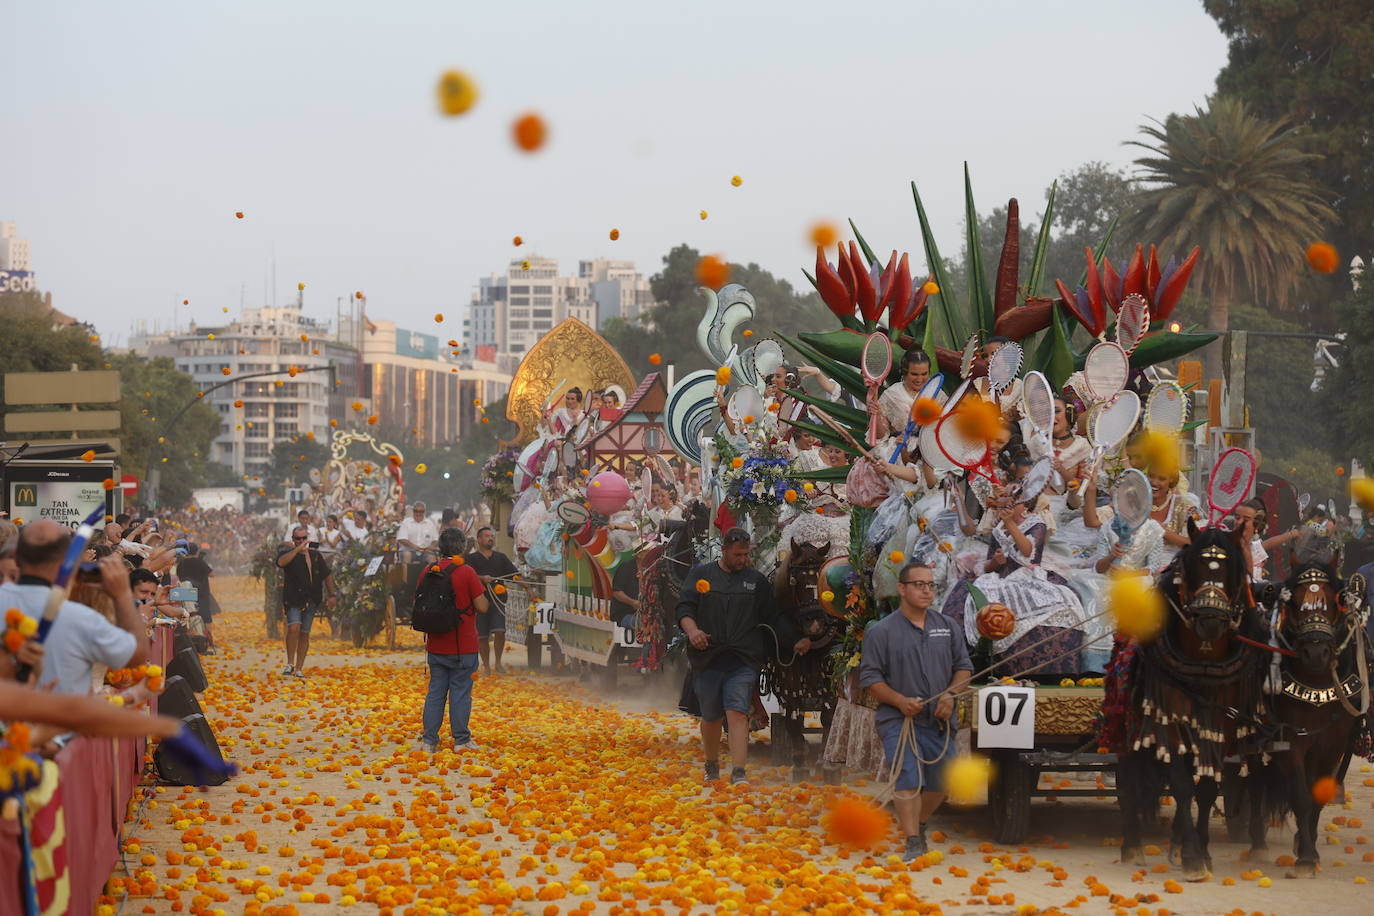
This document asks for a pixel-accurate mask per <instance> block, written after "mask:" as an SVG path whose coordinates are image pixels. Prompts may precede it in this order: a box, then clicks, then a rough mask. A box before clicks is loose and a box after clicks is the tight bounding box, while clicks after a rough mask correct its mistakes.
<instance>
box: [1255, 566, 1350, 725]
mask: <svg viewBox="0 0 1374 916" xmlns="http://www.w3.org/2000/svg"><path fill="white" fill-rule="evenodd" d="M1296 585H1297V587H1298V594H1296V595H1293V594H1285V596H1284V611H1285V612H1287V611H1288V610H1290V609H1291V608H1290V605H1291V604H1292V603H1293V602H1294V601H1295V600H1296V601H1297V602H1298V606H1297V608H1296V610H1297V611H1298V617H1297V620H1296V622H1295V623H1294V625H1293V640H1292V643H1290V645H1293V644H1296V643H1298V642H1302V641H1303V640H1304V638H1307V639H1311V640H1322V641H1326V642H1330V643H1333V646H1332V652H1331V670H1330V674H1331V682H1332V683H1333V684H1335V685H1336V699H1337V700H1339V701H1340V704H1341V706H1343V707H1344V708H1345V710H1346V712H1347V713H1349V714H1350V715H1352V716H1362V715H1364V714H1365V713H1366V712H1368V710H1369V699H1370V698H1369V694H1370V689H1369V687H1370V685H1369V671H1368V667H1367V665H1366V660H1365V652H1364V646H1362V645H1357V646H1356V648H1355V655H1356V660H1355V664H1356V671H1357V673H1358V674H1359V680H1360V694H1361V697H1360V702H1361V708H1359V709H1356V708H1355V706H1354V705H1353V704H1352V703H1351V702H1350V698H1349V696H1347V695H1346V693H1345V691H1344V690H1343V689H1341V684H1342V683H1343V682H1342V679H1341V676H1340V673H1339V670H1338V664H1339V662H1340V657H1341V656H1342V655H1343V654H1344V653H1345V650H1346V648H1347V647H1348V646H1349V645H1350V641H1351V640H1352V639H1355V638H1356V637H1357V636H1360V635H1362V634H1363V633H1364V622H1363V620H1362V619H1361V618H1362V616H1363V615H1359V614H1354V613H1350V608H1349V607H1348V606H1347V603H1346V600H1345V595H1346V593H1345V591H1343V590H1342V589H1341V588H1340V587H1339V583H1338V582H1337V581H1335V580H1333V579H1332V578H1331V576H1330V575H1329V574H1328V573H1327V572H1326V570H1324V569H1321V568H1317V567H1310V568H1308V569H1304V570H1303V571H1302V572H1300V573H1298V579H1297V582H1296ZM1323 586H1330V587H1331V591H1332V592H1334V593H1335V596H1336V598H1335V607H1336V610H1337V611H1338V612H1339V616H1338V617H1337V620H1338V621H1339V623H1340V624H1342V625H1344V629H1345V638H1344V639H1340V641H1339V642H1337V639H1338V638H1339V636H1338V634H1337V632H1336V631H1337V628H1338V625H1337V624H1336V623H1332V622H1331V621H1330V620H1328V619H1327V613H1326V612H1327V611H1329V610H1330V608H1331V604H1330V602H1329V601H1328V600H1327V598H1326V590H1325V589H1324V588H1323ZM1309 594H1310V595H1313V598H1308V597H1306V595H1309ZM1317 598H1320V604H1318V603H1317V601H1316V599H1317ZM1303 612H1308V613H1303ZM1285 629H1287V628H1286V627H1285V626H1284V625H1283V624H1282V623H1281V624H1280V625H1279V628H1278V630H1279V636H1280V639H1282V638H1283V631H1284V630H1285ZM1285 641H1286V640H1285Z"/></svg>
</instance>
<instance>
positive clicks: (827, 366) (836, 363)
mask: <svg viewBox="0 0 1374 916" xmlns="http://www.w3.org/2000/svg"><path fill="white" fill-rule="evenodd" d="M839 335H846V336H851V337H857V338H858V339H859V341H860V343H859V344H858V347H857V349H855V350H854V352H855V354H857V353H858V352H859V351H860V350H862V349H863V342H862V341H863V339H864V335H862V334H856V333H855V332H853V331H848V330H844V329H841V330H839V331H826V332H824V333H814V334H813V333H811V332H803V333H802V334H801V335H799V336H800V337H801V338H802V339H801V340H794V339H792V338H790V337H788V336H787V335H786V334H779V335H778V337H779V338H781V339H782V341H783V342H784V343H786V344H787V345H788V346H790V347H791V348H792V349H794V350H796V351H797V352H798V353H800V354H801V355H802V356H804V357H806V358H807V359H809V360H810V361H811V362H812V364H813V365H815V367H816V368H817V369H819V370H821V372H823V373H825V374H826V375H827V376H829V377H830V378H832V379H834V380H835V381H837V382H839V383H840V387H841V388H843V389H844V390H845V391H846V392H848V393H849V394H852V395H854V397H856V398H859V399H860V400H862V399H863V398H864V396H865V395H866V394H867V389H866V388H865V387H864V380H863V376H861V375H860V374H859V370H858V369H855V368H854V367H853V365H852V364H851V365H845V364H844V363H845V362H848V360H846V359H845V358H844V357H843V356H838V357H837V356H836V352H837V351H836V350H835V349H834V343H833V342H836V341H840V340H843V338H841V337H839ZM808 338H809V340H808ZM818 343H819V345H817V344H818ZM838 352H840V353H844V352H846V351H845V350H840V351H838ZM855 359H856V360H857V356H856V357H855Z"/></svg>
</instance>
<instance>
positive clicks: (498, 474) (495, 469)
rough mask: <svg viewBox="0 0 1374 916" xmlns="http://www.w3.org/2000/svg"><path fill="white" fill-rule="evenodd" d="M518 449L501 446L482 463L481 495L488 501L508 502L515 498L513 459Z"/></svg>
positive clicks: (518, 451)
mask: <svg viewBox="0 0 1374 916" xmlns="http://www.w3.org/2000/svg"><path fill="white" fill-rule="evenodd" d="M519 457H520V449H518V448H516V447H515V446H513V445H512V446H509V447H508V448H503V449H501V451H499V452H497V453H496V454H495V455H492V456H491V457H490V458H488V459H487V460H486V463H485V464H483V465H482V496H483V498H485V499H486V500H487V501H488V502H493V501H494V502H497V503H503V502H509V501H510V500H512V499H514V498H515V482H514V477H515V459H517V458H519Z"/></svg>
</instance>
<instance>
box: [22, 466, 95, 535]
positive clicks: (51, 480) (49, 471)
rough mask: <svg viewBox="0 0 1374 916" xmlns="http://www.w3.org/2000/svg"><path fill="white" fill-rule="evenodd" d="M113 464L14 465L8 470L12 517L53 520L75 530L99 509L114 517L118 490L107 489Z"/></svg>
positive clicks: (30, 519) (25, 519) (27, 520)
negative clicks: (106, 485)
mask: <svg viewBox="0 0 1374 916" xmlns="http://www.w3.org/2000/svg"><path fill="white" fill-rule="evenodd" d="M113 474H114V464H113V462H108V461H107V462H99V461H93V462H90V463H89V464H87V463H86V462H84V461H74V462H68V461H33V462H26V461H23V460H22V459H20V460H18V461H13V462H11V463H10V465H9V466H8V467H7V468H6V469H5V478H4V479H5V502H6V503H7V508H8V509H9V513H10V517H11V518H15V519H23V520H24V521H25V522H31V521H34V520H36V519H40V518H50V519H52V520H53V521H55V522H57V523H58V524H62V525H68V526H71V527H75V526H76V525H79V524H80V523H81V522H82V520H83V519H85V518H86V516H88V515H90V514H91V513H92V512H94V511H95V510H96V509H99V508H104V510H105V513H106V514H107V515H109V514H113V512H114V509H115V506H114V494H115V492H117V491H115V490H106V489H105V483H104V482H105V480H106V479H108V478H111V477H112V475H113Z"/></svg>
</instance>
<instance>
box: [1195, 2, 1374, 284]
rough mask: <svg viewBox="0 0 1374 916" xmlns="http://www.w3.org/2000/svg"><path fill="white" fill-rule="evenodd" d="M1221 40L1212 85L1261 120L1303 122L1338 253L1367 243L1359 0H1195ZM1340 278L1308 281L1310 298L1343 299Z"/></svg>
mask: <svg viewBox="0 0 1374 916" xmlns="http://www.w3.org/2000/svg"><path fill="white" fill-rule="evenodd" d="M1203 6H1204V7H1205V8H1206V10H1207V12H1208V13H1210V14H1211V15H1212V16H1213V18H1215V19H1216V20H1217V25H1218V26H1219V27H1220V28H1221V31H1222V33H1223V34H1224V35H1226V36H1227V37H1228V38H1230V40H1231V46H1230V54H1229V59H1228V62H1227V64H1226V66H1225V67H1224V68H1222V71H1221V73H1220V74H1218V76H1217V89H1218V91H1220V92H1222V93H1225V94H1227V95H1231V96H1235V97H1237V98H1241V99H1244V100H1245V101H1246V102H1247V103H1248V104H1249V105H1250V106H1251V108H1252V110H1253V111H1254V112H1255V113H1256V114H1257V115H1260V116H1261V117H1266V118H1287V119H1288V120H1289V122H1290V123H1292V124H1295V125H1299V126H1301V127H1303V128H1304V132H1303V138H1302V141H1303V146H1304V148H1305V149H1306V150H1307V151H1308V152H1312V153H1318V154H1320V155H1321V156H1322V159H1321V160H1320V161H1319V162H1317V163H1315V164H1314V165H1313V168H1312V174H1313V177H1314V179H1315V180H1316V181H1317V183H1318V184H1319V185H1320V186H1322V187H1325V188H1328V189H1330V191H1331V192H1332V197H1331V200H1332V202H1333V204H1334V206H1335V209H1336V211H1337V213H1339V215H1340V221H1339V222H1338V223H1337V224H1336V225H1334V226H1333V227H1331V230H1330V237H1329V239H1328V240H1329V241H1331V242H1332V243H1334V244H1335V245H1336V247H1337V249H1338V250H1340V251H1343V252H1346V253H1347V257H1348V256H1350V255H1352V254H1356V253H1359V254H1362V255H1364V257H1365V258H1366V259H1368V257H1369V252H1370V251H1371V249H1374V156H1371V155H1370V154H1369V150H1370V147H1371V144H1374V107H1371V105H1370V104H1369V100H1370V99H1371V98H1374V19H1372V18H1371V17H1370V15H1369V3H1368V0H1324V2H1322V3H1297V2H1293V0H1278V2H1276V0H1204V2H1203ZM1344 280H1345V278H1344V277H1342V276H1338V277H1333V278H1329V279H1325V280H1323V281H1321V282H1320V283H1314V284H1309V286H1308V287H1307V288H1306V291H1310V292H1311V293H1313V294H1314V298H1316V300H1317V301H1318V302H1320V303H1327V302H1334V301H1337V300H1340V299H1341V298H1343V297H1344V295H1345V292H1346V291H1347V288H1346V287H1345V286H1344V282H1343V281H1344Z"/></svg>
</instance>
